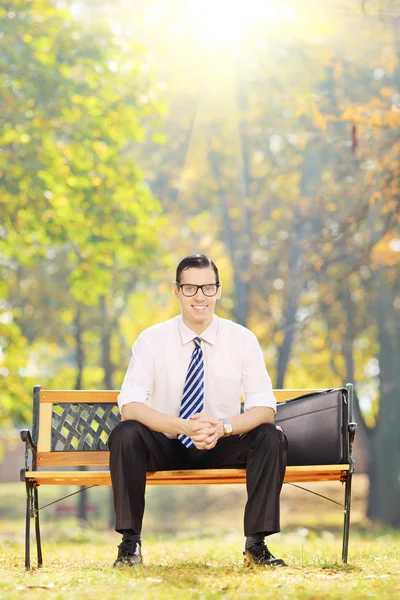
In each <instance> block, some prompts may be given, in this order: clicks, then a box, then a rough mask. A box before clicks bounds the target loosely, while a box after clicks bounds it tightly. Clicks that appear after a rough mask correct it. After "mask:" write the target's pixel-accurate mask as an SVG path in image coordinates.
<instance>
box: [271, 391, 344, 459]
mask: <svg viewBox="0 0 400 600" xmlns="http://www.w3.org/2000/svg"><path fill="white" fill-rule="evenodd" d="M275 424H276V425H279V426H280V427H282V429H283V431H284V432H285V434H286V437H287V439H288V443H289V449H288V465H293V466H294V465H334V464H342V463H348V462H349V440H348V435H349V433H348V424H349V413H348V392H347V390H346V389H345V388H341V389H331V390H325V391H323V392H312V393H310V394H305V395H304V396H299V397H298V398H293V399H292V400H287V401H286V402H282V403H281V404H278V406H277V414H276V415H275Z"/></svg>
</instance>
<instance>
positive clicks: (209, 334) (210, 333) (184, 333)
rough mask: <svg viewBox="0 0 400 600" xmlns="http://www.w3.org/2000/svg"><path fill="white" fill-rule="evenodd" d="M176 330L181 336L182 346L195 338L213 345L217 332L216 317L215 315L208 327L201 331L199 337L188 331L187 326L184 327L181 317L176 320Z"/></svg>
mask: <svg viewBox="0 0 400 600" xmlns="http://www.w3.org/2000/svg"><path fill="white" fill-rule="evenodd" d="M178 329H179V333H180V335H181V340H182V344H187V343H188V342H191V341H192V340H194V338H195V337H199V338H200V339H202V340H204V341H205V342H208V343H209V344H211V345H214V344H215V339H216V337H217V331H218V317H217V315H213V320H212V321H211V323H210V325H209V326H208V327H207V329H206V330H205V331H203V333H202V334H201V335H198V334H197V333H195V332H194V331H192V330H191V329H189V327H188V326H187V325H185V323H184V322H183V319H182V315H180V316H179V319H178Z"/></svg>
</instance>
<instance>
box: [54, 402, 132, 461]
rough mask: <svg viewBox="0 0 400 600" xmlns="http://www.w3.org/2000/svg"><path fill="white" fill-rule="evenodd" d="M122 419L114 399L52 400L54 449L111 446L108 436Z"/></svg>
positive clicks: (78, 449) (88, 448) (103, 447)
mask: <svg viewBox="0 0 400 600" xmlns="http://www.w3.org/2000/svg"><path fill="white" fill-rule="evenodd" d="M119 422H120V414H119V410H118V407H117V405H116V404H115V403H112V404H111V403H110V404H107V403H104V404H103V403H102V404H72V403H59V404H53V412H52V424H51V450H52V451H56V452H57V451H58V452H71V451H74V450H75V451H84V450H108V448H107V440H108V436H109V435H110V433H111V431H112V430H113V429H114V427H115V426H116V425H117V424H118V423H119Z"/></svg>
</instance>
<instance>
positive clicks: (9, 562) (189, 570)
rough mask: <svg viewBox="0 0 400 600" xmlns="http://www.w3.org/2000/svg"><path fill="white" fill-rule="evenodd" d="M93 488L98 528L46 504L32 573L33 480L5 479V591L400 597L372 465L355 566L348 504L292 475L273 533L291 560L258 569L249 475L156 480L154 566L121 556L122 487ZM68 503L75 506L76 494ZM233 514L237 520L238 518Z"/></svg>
mask: <svg viewBox="0 0 400 600" xmlns="http://www.w3.org/2000/svg"><path fill="white" fill-rule="evenodd" d="M306 487H307V488H310V489H315V490H316V491H317V492H319V493H323V494H325V495H327V496H329V497H331V498H334V499H336V500H337V501H342V500H343V488H342V486H340V485H338V484H337V483H335V482H328V483H326V484H314V485H313V484H307V485H306ZM72 491H76V488H70V489H69V488H60V489H59V488H57V486H54V487H53V486H44V487H43V488H42V489H41V490H40V505H41V506H42V505H44V504H46V503H47V502H51V501H52V500H54V499H56V498H59V497H60V496H62V495H65V494H66V493H70V492H72ZM89 495H90V498H89V501H90V502H92V503H93V504H96V506H97V507H99V512H98V514H97V517H96V519H94V521H93V524H94V527H88V526H87V527H77V525H76V519H75V518H70V519H68V520H67V519H64V520H60V518H59V517H58V516H57V514H56V511H55V509H56V506H57V505H53V506H50V507H48V508H46V509H45V510H44V511H43V513H42V516H41V521H42V533H43V558H44V567H43V568H41V569H34V570H32V571H30V572H26V571H25V569H24V566H23V565H24V521H23V519H24V500H25V498H24V486H23V485H22V484H18V483H15V484H14V483H13V484H1V485H0V599H1V600H3V599H5V600H14V599H17V598H18V599H21V598H23V599H29V600H44V599H46V600H47V599H49V600H55V599H63V600H64V599H68V600H75V599H76V600H78V599H79V600H89V599H90V600H92V599H93V600H100V599H101V600H103V599H107V600H108V599H114V598H115V599H118V600H125V599H126V600H128V599H129V600H130V598H133V597H134V598H140V600H150V599H159V598H162V599H165V600H180V599H181V598H182V599H185V600H192V599H193V600H209V599H214V598H221V599H224V600H229V599H232V600H233V599H249V600H250V599H253V598H262V599H267V600H268V599H270V598H271V599H272V598H279V599H280V600H292V599H293V600H298V599H299V600H306V599H307V600H316V599H323V600H334V599H339V598H340V599H341V600H342V599H343V598H349V600H365V599H368V598H383V599H386V598H390V599H396V598H399V600H400V571H399V565H400V531H398V532H393V531H382V530H379V529H376V528H372V527H371V524H369V523H368V522H367V521H366V520H365V517H364V514H365V498H366V481H365V478H363V477H362V476H356V477H355V480H354V486H353V504H352V531H351V536H350V550H349V564H348V565H347V566H346V565H343V564H342V562H341V530H342V526H343V511H342V510H341V508H340V507H339V506H335V505H333V504H331V503H329V502H326V501H325V500H322V499H321V498H318V497H316V496H313V495H311V494H307V493H305V492H303V491H301V490H298V489H295V488H291V487H289V486H284V489H283V492H282V502H281V521H282V526H283V533H282V534H280V535H276V536H272V538H271V539H270V542H269V543H270V547H271V550H272V552H273V553H274V554H275V555H276V556H279V557H282V558H284V559H285V560H286V562H287V563H288V564H289V565H290V566H289V567H288V568H285V569H277V570H273V569H267V568H261V569H250V570H249V569H247V568H245V567H244V566H243V563H242V549H243V537H242V535H241V527H240V526H241V522H242V518H243V504H244V500H245V491H244V489H243V488H242V486H215V487H213V486H208V487H207V488H204V487H200V486H188V487H182V488H149V490H148V495H147V504H146V517H145V524H144V530H145V531H146V535H145V536H144V540H143V554H144V560H145V565H144V566H142V567H138V568H134V569H129V568H127V567H125V568H122V569H119V570H116V569H113V568H112V567H111V565H112V563H113V561H114V560H115V558H116V554H117V548H116V547H117V545H118V543H119V541H120V537H119V536H118V535H117V534H116V533H114V532H112V531H104V529H106V526H107V521H108V519H109V510H108V508H107V506H108V504H109V500H110V490H109V489H106V488H94V489H93V490H90V492H89ZM64 502H65V503H67V504H69V505H70V506H75V505H76V497H75V498H73V499H68V500H65V501H64ZM100 509H101V510H100ZM183 523H184V527H185V531H182V524H183ZM232 524H237V527H235V528H234V529H232ZM32 539H33V537H32ZM34 550H35V549H34V547H33V548H32V564H33V565H34V564H35V551H34Z"/></svg>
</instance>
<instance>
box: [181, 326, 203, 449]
mask: <svg viewBox="0 0 400 600" xmlns="http://www.w3.org/2000/svg"><path fill="white" fill-rule="evenodd" d="M193 341H194V350H193V354H192V359H191V361H190V365H189V368H188V372H187V375H186V380H185V387H184V388H183V396H182V403H181V409H180V411H179V417H180V418H181V419H190V417H192V416H193V415H195V414H196V413H199V412H201V411H202V410H203V407H204V359H203V350H202V349H201V345H200V344H201V339H200V338H198V337H195V338H194V340H193ZM178 440H179V441H180V442H182V444H183V445H184V446H186V448H191V447H193V446H194V444H193V442H192V440H191V439H190V438H188V437H187V436H186V435H184V434H183V433H181V434H180V435H178Z"/></svg>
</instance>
